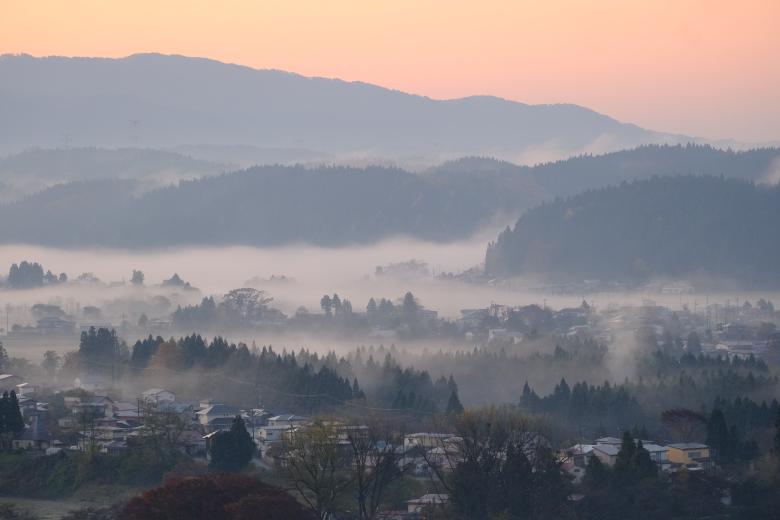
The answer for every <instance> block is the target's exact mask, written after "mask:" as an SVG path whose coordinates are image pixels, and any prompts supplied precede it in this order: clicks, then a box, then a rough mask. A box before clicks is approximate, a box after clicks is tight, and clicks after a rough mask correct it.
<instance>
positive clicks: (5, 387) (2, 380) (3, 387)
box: [0, 374, 24, 392]
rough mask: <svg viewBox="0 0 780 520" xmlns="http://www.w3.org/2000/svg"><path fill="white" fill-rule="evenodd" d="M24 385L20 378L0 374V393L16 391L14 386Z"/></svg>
mask: <svg viewBox="0 0 780 520" xmlns="http://www.w3.org/2000/svg"><path fill="white" fill-rule="evenodd" d="M21 383H24V381H22V378H21V377H19V376H15V375H13V374H0V392H10V391H11V390H14V391H16V385H19V384H21Z"/></svg>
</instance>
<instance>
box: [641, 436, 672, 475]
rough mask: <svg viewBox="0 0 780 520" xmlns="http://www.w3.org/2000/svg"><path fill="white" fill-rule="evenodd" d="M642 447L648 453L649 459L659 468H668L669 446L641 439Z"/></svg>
mask: <svg viewBox="0 0 780 520" xmlns="http://www.w3.org/2000/svg"><path fill="white" fill-rule="evenodd" d="M642 447H643V448H644V449H646V450H647V451H648V453H650V460H652V461H653V462H655V463H656V464H657V465H658V468H659V469H661V470H668V469H669V467H670V464H669V448H667V447H666V446H661V445H660V444H655V443H653V442H645V441H642Z"/></svg>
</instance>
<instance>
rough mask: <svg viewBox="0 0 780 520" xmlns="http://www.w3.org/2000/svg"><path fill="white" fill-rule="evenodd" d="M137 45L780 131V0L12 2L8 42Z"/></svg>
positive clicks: (53, 47)
mask: <svg viewBox="0 0 780 520" xmlns="http://www.w3.org/2000/svg"><path fill="white" fill-rule="evenodd" d="M137 52H161V53H166V54H185V55H190V56H203V57H209V58H214V59H217V60H221V61H227V62H233V63H240V64H244V65H249V66H252V67H256V68H276V69H284V70H290V71H293V72H299V73H301V74H305V75H316V76H327V77H338V78H342V79H346V80H361V81H366V82H370V83H376V84H379V85H383V86H386V87H391V88H397V89H400V90H404V91H408V92H413V93H417V94H423V95H427V96H431V97H436V98H450V97H459V96H466V95H472V94H493V95H497V96H502V97H505V98H508V99H513V100H517V101H522V102H527V103H558V102H569V103H577V104H580V105H584V106H587V107H589V108H593V109H595V110H598V111H599V112H603V113H605V114H608V115H610V116H613V117H615V118H617V119H620V120H623V121H627V122H633V123H636V124H638V125H640V126H644V127H647V128H652V129H655V130H662V131H669V132H679V133H686V134H689V135H695V136H702V137H710V138H728V137H734V138H736V139H739V140H743V141H769V140H780V0H741V1H739V2H736V1H722V0H652V1H647V2H639V1H636V0H602V1H596V0H591V1H586V0H568V1H564V0H547V1H538V2H529V1H521V0H514V1H500V0H482V1H474V2H457V1H453V0H450V1H439V0H416V1H408V0H393V1H384V0H381V1H380V0H320V1H297V0H265V1H262V0H256V1H248V0H247V1H238V0H220V1H206V0H186V1H184V0H129V1H128V0H110V1H106V0H68V1H62V0H0V53H29V54H33V55H36V56H46V55H65V56H108V57H120V56H126V55H128V54H133V53H137ZM1 80H2V78H0V81H1Z"/></svg>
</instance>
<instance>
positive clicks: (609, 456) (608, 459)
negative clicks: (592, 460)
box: [593, 444, 620, 466]
mask: <svg viewBox="0 0 780 520" xmlns="http://www.w3.org/2000/svg"><path fill="white" fill-rule="evenodd" d="M619 451H620V445H614V444H596V445H595V446H593V456H594V457H596V458H598V459H599V460H600V461H601V462H602V464H605V465H607V466H614V465H615V462H617V455H618V452H619Z"/></svg>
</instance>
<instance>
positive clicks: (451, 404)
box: [447, 389, 463, 415]
mask: <svg viewBox="0 0 780 520" xmlns="http://www.w3.org/2000/svg"><path fill="white" fill-rule="evenodd" d="M461 413H463V405H462V404H461V403H460V398H458V390H457V389H453V390H452V393H450V399H449V401H447V415H452V414H455V415H457V414H461Z"/></svg>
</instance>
